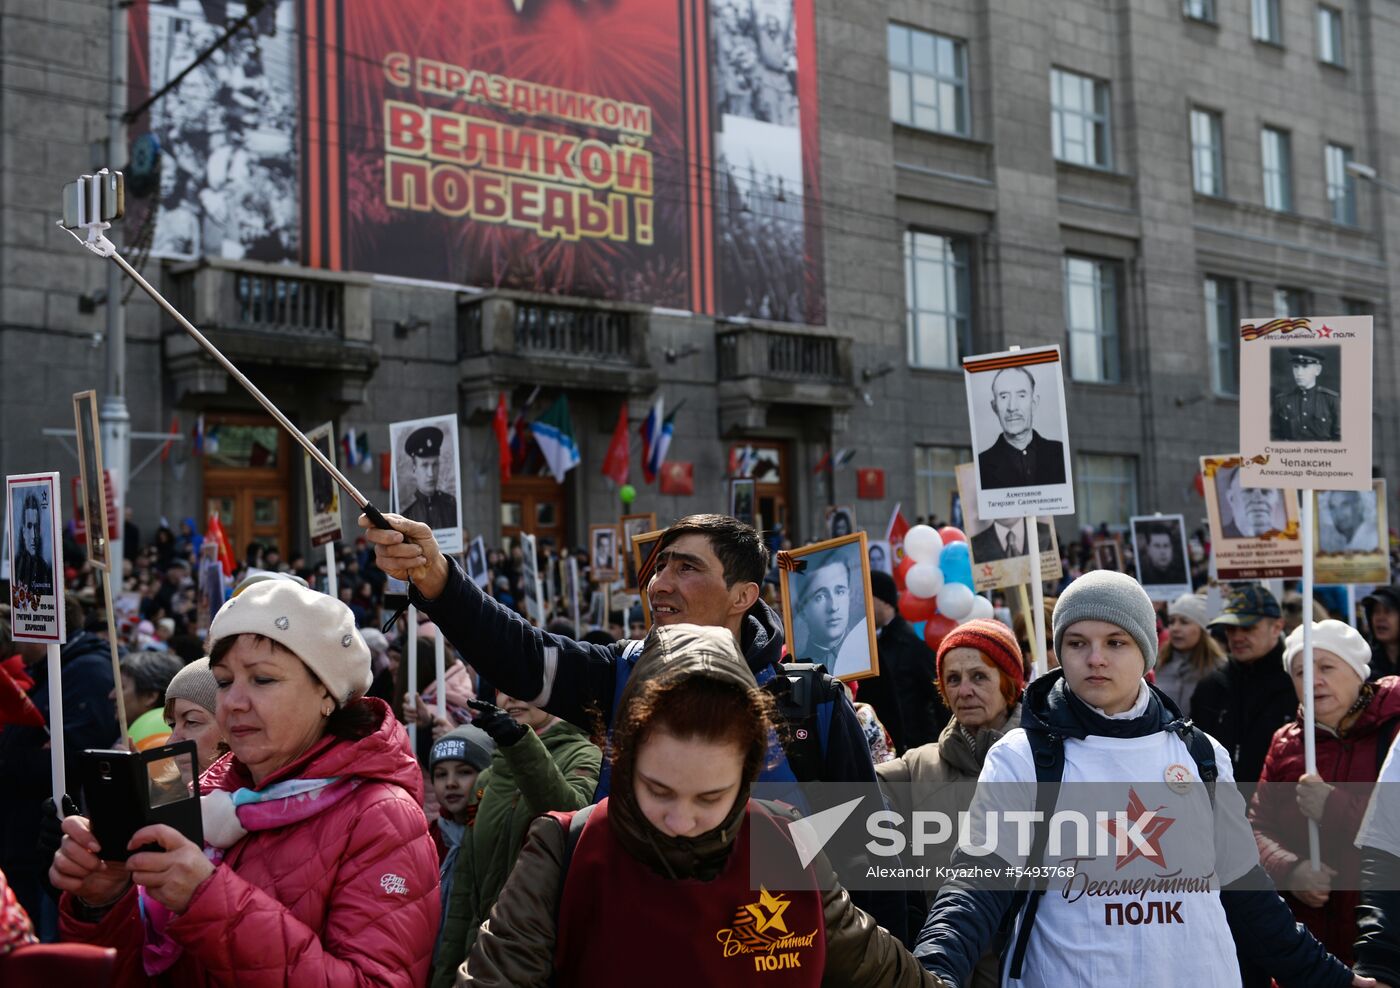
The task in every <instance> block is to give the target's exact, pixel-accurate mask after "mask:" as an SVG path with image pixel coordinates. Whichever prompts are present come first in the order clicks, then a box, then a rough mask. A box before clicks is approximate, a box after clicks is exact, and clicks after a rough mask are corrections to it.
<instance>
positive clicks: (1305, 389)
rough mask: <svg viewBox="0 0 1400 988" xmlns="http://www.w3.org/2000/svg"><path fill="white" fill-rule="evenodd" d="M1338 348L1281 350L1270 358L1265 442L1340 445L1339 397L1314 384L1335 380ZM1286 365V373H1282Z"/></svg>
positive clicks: (1340, 419) (1333, 391)
mask: <svg viewBox="0 0 1400 988" xmlns="http://www.w3.org/2000/svg"><path fill="white" fill-rule="evenodd" d="M1339 349H1340V348H1339V347H1336V346H1308V347H1284V348H1279V349H1277V350H1275V351H1274V352H1273V353H1271V354H1270V355H1269V356H1270V369H1271V375H1270V378H1271V382H1272V383H1271V386H1270V388H1269V403H1270V406H1271V415H1270V419H1269V438H1270V439H1272V440H1273V441H1275V442H1323V443H1336V442H1341V441H1342V409H1341V405H1342V399H1341V395H1340V394H1338V393H1337V392H1336V391H1335V390H1333V389H1332V388H1330V387H1326V386H1324V385H1323V384H1322V383H1320V381H1319V380H1318V379H1319V378H1320V377H1322V376H1323V375H1324V373H1326V372H1327V371H1328V370H1329V366H1330V370H1331V375H1332V376H1334V377H1335V375H1336V373H1337V364H1338V360H1337V356H1338V351H1339ZM1284 365H1286V368H1287V373H1286V374H1284V373H1283V372H1282V370H1283V366H1284Z"/></svg>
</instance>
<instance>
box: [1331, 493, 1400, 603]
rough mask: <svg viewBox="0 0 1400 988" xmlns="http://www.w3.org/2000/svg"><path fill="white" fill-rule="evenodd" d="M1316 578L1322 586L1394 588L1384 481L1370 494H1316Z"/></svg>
mask: <svg viewBox="0 0 1400 988" xmlns="http://www.w3.org/2000/svg"><path fill="white" fill-rule="evenodd" d="M1313 497H1314V498H1316V503H1317V526H1316V528H1315V529H1314V532H1313V550H1314V553H1315V556H1314V561H1313V579H1315V580H1316V581H1317V582H1318V583H1339V584H1346V583H1375V584H1381V585H1385V584H1389V583H1390V555H1389V552H1388V549H1389V536H1388V532H1389V527H1390V526H1389V520H1388V518H1387V517H1386V514H1387V512H1386V502H1385V481H1384V480H1373V481H1372V482H1371V489H1370V490H1369V491H1314V492H1313Z"/></svg>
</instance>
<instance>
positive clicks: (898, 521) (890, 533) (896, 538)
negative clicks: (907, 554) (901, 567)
mask: <svg viewBox="0 0 1400 988" xmlns="http://www.w3.org/2000/svg"><path fill="white" fill-rule="evenodd" d="M899 507H900V506H899V505H898V504H896V505H895V506H894V511H892V512H890V523H889V525H888V526H887V527H886V528H885V539H886V540H887V541H888V542H889V544H890V562H891V563H900V562H903V561H904V536H905V533H907V532H908V531H909V522H907V521H905V519H904V515H902V514H900V511H899Z"/></svg>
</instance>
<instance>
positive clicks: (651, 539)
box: [632, 528, 666, 628]
mask: <svg viewBox="0 0 1400 988" xmlns="http://www.w3.org/2000/svg"><path fill="white" fill-rule="evenodd" d="M665 534H666V530H665V529H664V528H658V529H656V530H655V531H653V532H642V533H641V534H640V535H634V536H632V565H633V566H635V567H636V568H637V594H638V596H640V597H641V599H642V617H643V618H645V619H646V623H647V627H648V628H649V627H651V596H650V595H649V594H648V593H647V584H648V583H650V582H651V575H652V574H653V573H655V572H656V559H655V558H654V553H655V552H656V545H657V543H658V542H660V541H661V536H663V535H665Z"/></svg>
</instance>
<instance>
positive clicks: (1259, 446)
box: [1240, 316, 1372, 491]
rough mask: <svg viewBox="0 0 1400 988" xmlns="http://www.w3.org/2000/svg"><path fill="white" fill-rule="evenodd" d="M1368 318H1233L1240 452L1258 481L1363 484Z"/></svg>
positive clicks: (1367, 468)
mask: <svg viewBox="0 0 1400 988" xmlns="http://www.w3.org/2000/svg"><path fill="white" fill-rule="evenodd" d="M1371 374H1372V359H1371V317H1370V316H1327V317H1317V316H1313V317H1298V318H1292V319H1289V318H1281V319H1270V320H1264V321H1261V320H1245V321H1243V322H1241V323H1240V455H1241V456H1242V457H1243V458H1244V463H1243V470H1244V478H1243V479H1244V482H1245V483H1247V484H1251V485H1255V486H1259V487H1286V488H1295V489H1308V488H1314V489H1319V490H1348V491H1369V490H1370V489H1371V413H1372V407H1371Z"/></svg>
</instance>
